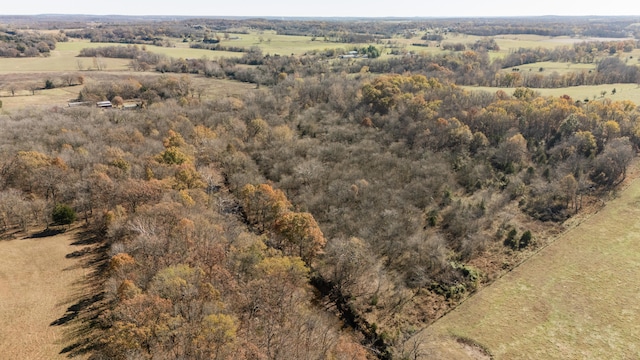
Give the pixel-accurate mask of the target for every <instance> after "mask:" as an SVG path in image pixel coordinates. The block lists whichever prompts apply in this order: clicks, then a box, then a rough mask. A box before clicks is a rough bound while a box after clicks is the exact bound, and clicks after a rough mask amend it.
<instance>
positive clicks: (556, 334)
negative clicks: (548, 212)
mask: <svg viewBox="0 0 640 360" xmlns="http://www.w3.org/2000/svg"><path fill="white" fill-rule="evenodd" d="M638 219H640V181H639V180H635V181H633V182H631V184H630V185H629V186H628V187H627V188H626V189H624V190H622V191H620V192H619V193H618V194H617V196H616V198H615V199H613V200H611V201H610V202H608V203H607V204H606V206H604V207H603V208H602V209H601V210H600V211H598V212H597V213H595V214H593V215H592V216H590V217H589V218H587V219H585V220H584V221H583V222H582V223H580V224H579V225H578V226H576V227H574V228H572V229H570V230H568V231H567V232H566V233H564V234H563V235H562V236H560V237H559V238H558V239H557V240H556V241H555V242H553V243H551V245H549V246H547V247H546V248H544V249H542V250H541V251H540V252H539V253H538V254H536V255H534V256H533V257H531V258H530V259H529V260H527V261H525V262H524V263H523V264H521V265H520V266H518V267H516V268H515V269H514V270H513V271H511V272H509V273H507V274H506V275H504V276H503V277H502V278H500V279H498V280H497V281H495V283H493V284H492V285H490V286H488V287H487V288H484V289H483V290H481V291H479V292H478V293H477V294H475V295H473V296H472V297H470V298H469V299H468V300H467V301H465V302H464V303H462V304H461V305H460V306H459V307H458V308H457V309H455V310H453V311H452V312H450V313H449V314H448V315H446V316H444V317H443V318H441V319H440V320H438V321H437V322H436V323H434V324H433V325H431V326H430V327H428V328H426V329H425V330H423V331H421V332H419V333H417V334H416V335H415V336H414V338H413V339H412V340H411V341H409V342H408V344H411V345H413V349H416V344H417V345H419V346H417V349H418V351H417V353H418V354H419V355H420V357H419V358H422V359H429V358H437V359H474V358H476V359H477V358H479V357H478V354H482V351H478V349H482V348H484V349H486V352H485V355H488V354H490V355H492V356H493V358H494V359H605V358H609V359H637V358H640V292H639V291H638V288H640V221H639V220H638ZM468 344H473V346H469V345H468ZM411 345H410V346H411ZM471 350H475V352H474V351H471ZM414 353H416V351H414ZM487 353H488V354H487ZM474 356H475V357H474Z"/></svg>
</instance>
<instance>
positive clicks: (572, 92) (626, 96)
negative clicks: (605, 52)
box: [462, 84, 640, 104]
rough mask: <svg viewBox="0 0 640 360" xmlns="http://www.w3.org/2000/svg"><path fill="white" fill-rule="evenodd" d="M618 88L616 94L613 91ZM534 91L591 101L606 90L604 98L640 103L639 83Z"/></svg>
mask: <svg viewBox="0 0 640 360" xmlns="http://www.w3.org/2000/svg"><path fill="white" fill-rule="evenodd" d="M462 87H463V88H465V89H467V90H471V91H488V92H491V93H495V92H496V91H498V90H502V91H504V92H506V93H507V94H509V95H513V92H514V91H515V88H503V87H487V86H462ZM613 89H616V93H615V95H614V94H612V93H611V92H612V91H613ZM532 90H533V91H536V92H539V93H540V95H542V96H554V97H559V96H562V95H569V96H571V98H573V99H574V100H580V101H584V100H585V99H588V100H589V101H594V100H602V99H603V97H602V92H603V91H605V92H606V95H605V96H604V98H607V99H611V100H613V101H622V100H630V101H632V102H634V103H635V104H640V86H638V85H637V84H604V85H584V86H570V87H564V88H557V89H546V88H542V89H538V88H532Z"/></svg>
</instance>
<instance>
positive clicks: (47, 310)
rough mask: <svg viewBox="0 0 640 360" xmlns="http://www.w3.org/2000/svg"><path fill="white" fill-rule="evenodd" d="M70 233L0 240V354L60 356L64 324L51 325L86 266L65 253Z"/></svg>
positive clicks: (23, 359) (71, 297) (70, 298)
mask: <svg viewBox="0 0 640 360" xmlns="http://www.w3.org/2000/svg"><path fill="white" fill-rule="evenodd" d="M74 234H75V233H74V232H70V233H64V234H59V235H56V236H52V237H42V238H27V239H19V240H0V254H2V261H0V354H2V355H0V357H2V358H3V359H21V360H28V359H65V358H66V356H65V355H61V354H60V351H61V350H62V349H63V348H64V347H65V346H66V345H67V343H66V340H65V339H64V327H61V326H52V325H50V324H52V323H53V322H54V321H56V320H58V319H60V318H61V317H62V316H64V315H65V312H66V311H67V308H68V307H69V306H70V305H72V304H73V303H74V302H75V301H76V300H77V295H78V294H76V292H77V291H80V288H81V286H82V284H81V282H82V280H83V279H84V277H85V272H86V270H85V269H84V268H83V267H82V266H81V265H80V260H78V259H76V258H67V257H66V255H68V254H70V253H72V252H74V251H77V250H79V248H78V246H74V245H72V244H71V243H72V242H73V241H74V240H76V239H75V237H74Z"/></svg>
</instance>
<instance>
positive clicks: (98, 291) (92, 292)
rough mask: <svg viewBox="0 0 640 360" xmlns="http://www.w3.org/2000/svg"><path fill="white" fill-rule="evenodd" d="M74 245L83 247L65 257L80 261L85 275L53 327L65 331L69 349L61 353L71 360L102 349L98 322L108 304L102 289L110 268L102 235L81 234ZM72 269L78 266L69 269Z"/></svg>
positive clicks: (52, 324) (88, 232) (75, 285)
mask: <svg viewBox="0 0 640 360" xmlns="http://www.w3.org/2000/svg"><path fill="white" fill-rule="evenodd" d="M71 244H72V245H74V246H78V247H81V248H80V249H78V250H76V251H73V252H71V253H69V254H67V255H66V258H68V259H75V260H76V261H78V262H79V263H80V264H79V265H78V266H80V267H82V268H83V269H84V270H85V276H84V277H82V278H81V279H79V280H78V281H77V282H76V283H74V285H73V286H74V292H73V294H72V295H71V296H70V297H69V299H68V300H67V301H66V302H67V303H70V304H71V305H70V306H69V307H67V311H66V312H65V313H64V314H63V315H62V316H61V317H60V318H58V319H56V320H54V321H53V322H51V324H50V326H61V327H63V328H64V330H63V331H64V341H65V344H67V346H65V347H64V348H63V349H62V350H61V351H60V354H66V356H67V357H69V358H72V357H75V356H79V355H84V354H88V353H90V352H92V351H94V350H96V349H97V348H98V347H99V341H98V340H99V335H100V328H99V322H98V320H99V316H100V314H101V313H102V312H103V311H104V310H105V308H106V305H107V304H106V300H105V298H104V291H103V289H104V279H105V271H106V269H107V266H108V256H107V249H108V245H107V244H105V242H104V239H103V237H102V236H101V235H100V234H98V233H96V232H93V231H91V230H85V231H81V232H78V233H76V234H75V235H74V241H73V242H72V243H71ZM73 268H76V266H72V267H69V268H67V269H73ZM67 269H65V270H67Z"/></svg>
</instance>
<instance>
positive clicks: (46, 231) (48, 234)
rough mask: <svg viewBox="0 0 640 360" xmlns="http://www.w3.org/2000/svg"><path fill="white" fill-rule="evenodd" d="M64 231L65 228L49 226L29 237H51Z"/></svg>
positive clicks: (28, 237)
mask: <svg viewBox="0 0 640 360" xmlns="http://www.w3.org/2000/svg"><path fill="white" fill-rule="evenodd" d="M64 232H65V229H56V228H48V229H44V230H42V231H40V232H37V233H34V234H31V235H29V236H27V239H39V238H45V237H51V236H56V235H58V234H62V233H64Z"/></svg>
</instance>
